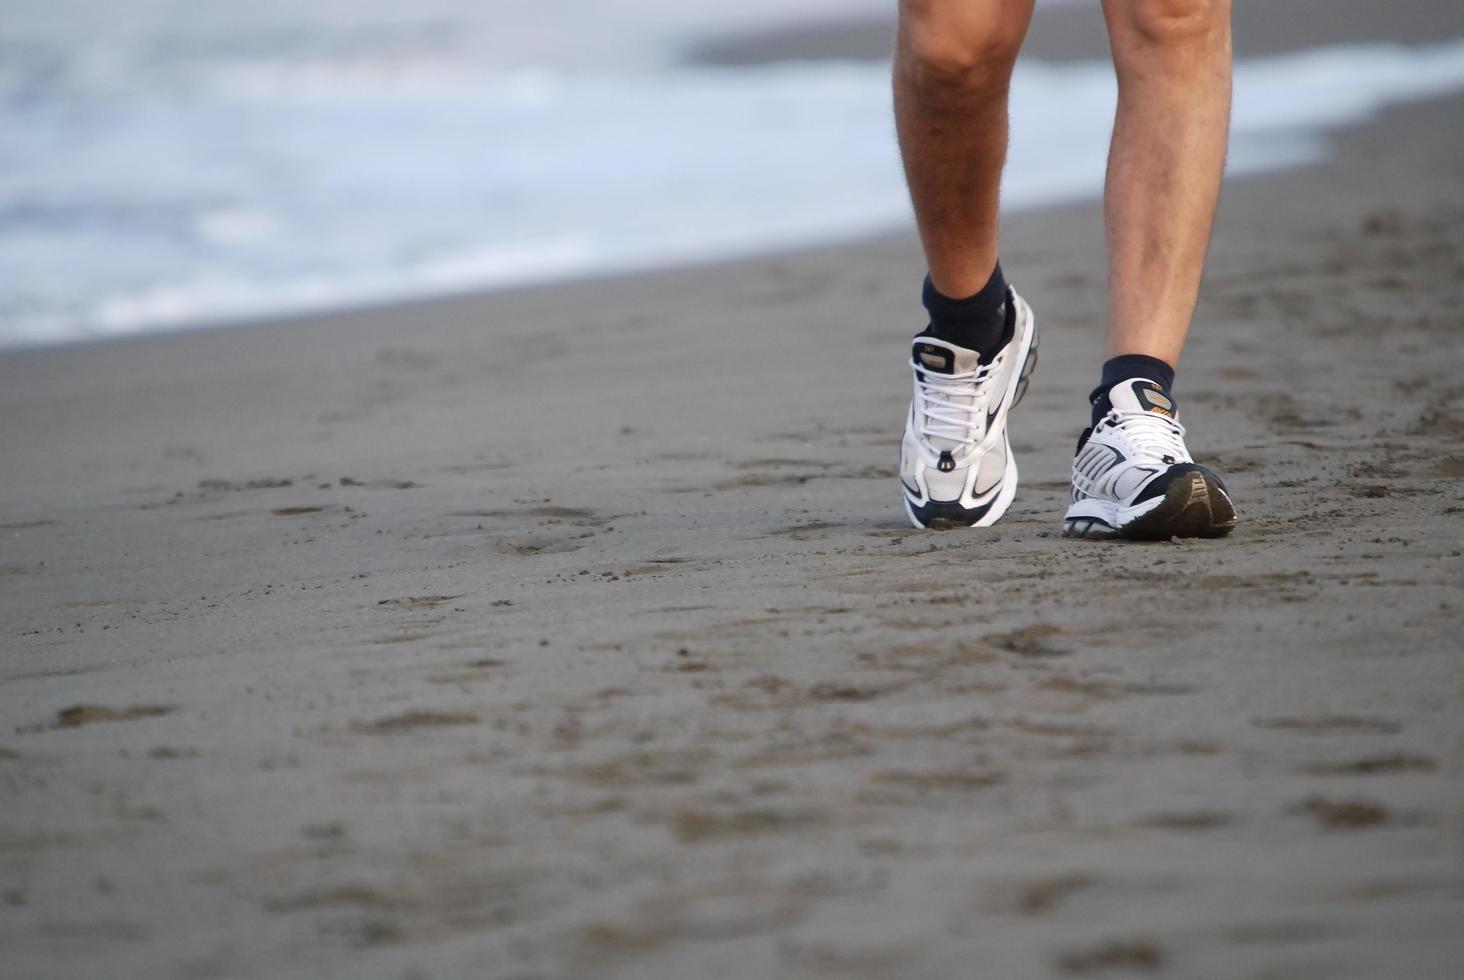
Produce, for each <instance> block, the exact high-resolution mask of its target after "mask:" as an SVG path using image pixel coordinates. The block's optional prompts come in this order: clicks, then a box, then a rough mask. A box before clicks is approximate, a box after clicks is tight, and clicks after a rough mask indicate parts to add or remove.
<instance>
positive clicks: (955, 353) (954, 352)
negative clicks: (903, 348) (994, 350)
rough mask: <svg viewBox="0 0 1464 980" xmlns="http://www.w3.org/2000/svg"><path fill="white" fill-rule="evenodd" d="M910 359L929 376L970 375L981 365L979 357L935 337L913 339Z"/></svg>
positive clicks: (974, 352)
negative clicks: (913, 344)
mask: <svg viewBox="0 0 1464 980" xmlns="http://www.w3.org/2000/svg"><path fill="white" fill-rule="evenodd" d="M910 357H911V359H912V360H913V361H914V362H915V363H916V364H917V365H919V366H920V369H921V370H922V371H926V372H928V373H930V374H970V373H971V372H972V371H974V370H976V368H977V367H978V366H980V364H981V355H980V354H978V353H977V352H976V351H974V350H968V349H967V348H965V347H957V346H956V345H955V344H952V343H948V342H947V341H944V340H940V339H938V338H936V337H925V336H920V337H916V338H915V346H914V350H913V352H912V353H911V355H910Z"/></svg>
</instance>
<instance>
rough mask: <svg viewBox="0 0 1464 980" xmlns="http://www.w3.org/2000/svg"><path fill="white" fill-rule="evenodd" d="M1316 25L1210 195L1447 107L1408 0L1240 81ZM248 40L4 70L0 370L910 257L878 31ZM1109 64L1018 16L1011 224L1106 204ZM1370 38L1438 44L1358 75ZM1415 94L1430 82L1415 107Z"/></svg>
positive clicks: (110, 42)
mask: <svg viewBox="0 0 1464 980" xmlns="http://www.w3.org/2000/svg"><path fill="white" fill-rule="evenodd" d="M75 2H77V3H91V2H94V0H75ZM139 2H141V0H139ZM148 2H152V0H148ZM1315 2H1316V0H1283V2H1281V3H1279V4H1276V5H1274V6H1272V5H1261V4H1258V3H1245V4H1242V5H1241V6H1240V8H1239V12H1238V15H1237V22H1238V25H1239V34H1240V37H1241V44H1240V45H1238V48H1239V50H1240V54H1241V56H1242V61H1241V62H1240V64H1239V66H1238V68H1237V100H1236V123H1235V130H1234V138H1233V140H1232V152H1231V177H1232V179H1235V178H1239V177H1242V176H1244V175H1245V174H1247V173H1250V172H1253V171H1256V170H1267V169H1276V168H1281V167H1286V166H1295V165H1298V164H1301V163H1305V162H1308V161H1314V160H1316V159H1319V158H1320V157H1321V156H1323V155H1325V153H1326V147H1327V145H1328V142H1329V140H1330V137H1329V135H1328V132H1329V131H1330V130H1331V129H1334V128H1336V127H1338V126H1342V125H1345V124H1346V123H1348V122H1349V121H1355V120H1356V119H1358V118H1363V117H1365V116H1366V115H1367V114H1368V113H1369V112H1372V111H1374V110H1375V109H1376V108H1378V107H1380V106H1382V105H1386V104H1389V103H1391V102H1398V101H1407V100H1409V99H1411V98H1417V97H1426V96H1428V95H1429V94H1431V93H1433V92H1435V91H1439V90H1443V89H1447V88H1449V87H1451V86H1458V85H1460V84H1464V80H1461V79H1464V46H1459V47H1458V48H1457V49H1454V48H1449V49H1448V50H1443V49H1444V48H1447V46H1446V45H1443V44H1439V43H1437V42H1439V41H1441V40H1446V38H1440V37H1433V36H1432V35H1433V34H1434V33H1436V32H1437V31H1438V30H1440V29H1441V28H1440V25H1439V24H1438V23H1437V22H1438V20H1439V19H1440V17H1441V16H1442V15H1440V14H1438V13H1437V11H1435V10H1433V8H1431V7H1428V6H1427V5H1422V4H1419V3H1417V2H1416V0H1406V2H1405V3H1403V4H1400V5H1397V7H1396V9H1393V8H1390V10H1389V14H1388V17H1387V18H1386V24H1375V22H1376V21H1378V20H1379V19H1380V18H1381V15H1380V14H1378V13H1377V11H1375V10H1373V9H1372V8H1369V9H1368V11H1367V12H1365V13H1362V14H1359V15H1358V16H1356V17H1354V16H1352V15H1351V14H1350V13H1349V14H1348V15H1347V16H1345V17H1341V18H1337V19H1338V21H1339V23H1338V24H1337V25H1336V26H1337V30H1336V31H1335V32H1333V33H1334V34H1335V35H1336V36H1335V37H1332V36H1330V35H1329V36H1328V37H1325V38H1323V37H1308V40H1310V41H1313V42H1315V43H1318V44H1321V43H1323V42H1326V43H1328V44H1331V43H1333V42H1334V41H1337V40H1342V41H1347V40H1350V39H1357V38H1362V37H1365V36H1367V35H1368V32H1369V31H1373V29H1374V26H1376V27H1377V28H1378V31H1377V36H1376V38H1375V40H1374V42H1373V43H1372V44H1370V45H1367V46H1362V47H1353V48H1335V47H1333V48H1330V49H1329V50H1328V51H1326V52H1312V51H1292V50H1290V49H1286V52H1285V53H1284V54H1283V55H1282V56H1281V57H1282V59H1283V60H1280V61H1277V60H1265V58H1264V57H1256V56H1254V55H1255V54H1256V52H1255V51H1248V50H1247V45H1248V44H1249V42H1247V41H1246V38H1257V37H1259V38H1262V39H1265V40H1266V41H1267V43H1270V42H1272V41H1276V42H1279V41H1285V40H1286V39H1288V38H1289V39H1292V40H1297V39H1299V38H1301V37H1302V34H1303V32H1302V29H1301V28H1300V27H1299V26H1298V25H1299V24H1309V23H1310V20H1311V19H1313V18H1314V17H1315V16H1316V15H1317V11H1316V10H1315ZM461 3H462V0H433V4H434V9H436V8H438V7H440V8H442V9H444V10H452V9H460V8H461ZM654 4H655V0H639V5H640V6H642V7H647V9H648V10H649V9H650V7H654ZM648 5H649V6H648ZM569 6H573V3H570V4H569ZM815 6H817V5H815ZM575 9H579V8H575ZM759 9H762V8H759ZM641 14H642V15H643V16H649V14H648V13H647V10H642V11H641ZM231 16H232V15H231ZM240 16H243V14H240ZM251 16H252V15H251ZM719 16H722V15H719ZM759 16H761V15H759ZM712 19H713V20H715V19H716V18H712ZM723 19H724V20H727V22H729V23H730V22H733V21H734V20H735V18H734V19H729V18H727V17H723ZM744 19H745V20H746V21H747V22H749V23H751V22H754V21H755V20H756V18H754V17H751V15H749V16H748V17H747V18H744ZM256 20H258V21H259V22H255V21H250V27H249V30H248V31H245V32H244V33H243V34H241V35H239V36H238V37H235V36H234V35H233V34H230V33H228V32H224V34H226V35H227V36H218V37H214V36H213V35H211V34H209V30H213V31H214V32H215V33H218V32H220V31H222V30H223V28H222V26H221V25H220V24H218V23H213V24H212V26H211V27H210V26H209V25H210V22H208V21H207V18H203V19H202V20H200V21H198V22H189V23H188V24H187V25H186V26H187V27H188V28H189V30H190V31H191V32H192V33H191V34H188V36H187V37H183V36H181V35H180V36H174V35H173V34H170V33H168V30H176V29H175V28H174V27H173V26H171V25H170V26H168V28H167V30H164V29H163V27H161V26H159V25H160V24H168V22H167V21H166V18H163V19H162V20H161V21H156V22H154V21H147V22H145V23H143V24H142V26H140V27H137V36H135V37H134V36H131V35H122V36H120V38H119V39H116V40H115V43H114V39H112V38H111V37H110V36H108V37H106V38H101V39H96V38H94V39H93V41H94V42H95V44H96V45H100V47H96V49H95V50H92V49H87V50H86V51H69V50H68V49H66V48H64V47H62V48H45V47H40V48H34V49H17V51H18V52H20V53H22V54H26V52H27V51H28V52H29V53H28V54H26V57H22V58H20V59H19V60H13V61H12V62H11V63H10V65H9V66H8V71H0V109H4V110H5V111H8V112H9V113H10V115H9V116H8V117H6V116H0V121H8V122H9V123H10V125H8V126H7V127H4V128H3V130H0V150H4V149H6V146H7V141H8V143H9V144H10V155H11V158H12V159H13V160H14V161H15V167H14V168H13V169H12V172H11V173H10V174H9V178H10V179H9V180H8V181H7V182H0V218H4V220H3V221H0V268H5V269H6V270H7V275H6V276H5V277H4V283H3V284H0V347H7V346H15V345H21V346H23V345H26V344H37V343H39V344H46V343H55V342H65V341H68V340H71V341H74V340H82V339H85V338H86V337H87V336H92V337H95V336H99V335H106V334H116V335H126V334H130V333H135V332H143V331H154V330H163V331H168V330H177V329H190V328H194V327H198V326H205V327H209V328H213V327H219V326H228V325H230V324H244V323H252V322H258V321H259V320H261V319H266V320H267V319H270V318H272V317H277V316H286V315H295V314H298V313H302V312H307V311H310V310H350V309H360V308H370V307H373V306H375V305H377V304H379V303H382V302H390V303H394V302H398V301H412V300H414V299H420V298H423V297H428V296H442V295H454V294H459V293H463V292H481V291H486V290H491V289H497V288H504V287H508V286H515V285H528V284H534V283H540V284H542V283H549V282H565V281H572V280H575V279H581V278H585V277H596V276H605V275H619V274H633V273H636V272H640V271H644V270H647V269H654V268H677V267H686V266H689V265H697V264H701V263H705V262H708V261H719V260H725V259H730V258H737V257H747V256H752V255H759V254H780V253H785V252H787V251H789V250H796V249H798V248H806V247H817V246H822V245H827V244H831V243H836V242H855V241H859V240H861V239H864V238H866V237H868V236H870V235H877V234H883V233H889V232H894V231H898V230H900V229H902V228H904V227H907V226H908V222H909V215H908V203H907V201H906V199H905V195H904V192H903V188H902V183H901V178H900V174H899V164H898V159H897V154H896V152H895V148H894V140H893V135H892V133H891V126H890V121H889V118H888V108H887V106H888V79H887V72H886V69H885V68H884V67H883V65H882V64H881V63H880V61H879V58H880V56H881V54H882V53H883V52H884V51H885V49H886V48H887V44H888V33H889V28H888V25H887V24H885V25H883V26H870V25H871V23H872V22H868V21H858V22H857V23H855V26H854V28H853V29H850V28H849V27H848V23H854V22H848V23H845V26H843V27H841V26H840V24H841V23H844V22H838V21H834V22H827V23H822V24H820V25H817V26H808V27H805V28H799V27H797V26H794V27H790V28H787V29H784V30H779V31H778V32H775V33H772V34H754V35H748V36H741V37H738V38H736V39H734V40H732V41H727V42H726V44H731V45H732V47H731V48H726V47H725V46H724V47H723V48H716V49H713V48H708V47H707V45H706V44H702V45H700V46H698V44H697V42H695V41H686V42H685V45H684V46H681V47H675V48H673V46H672V44H671V41H670V40H669V39H670V38H671V37H672V36H673V35H675V36H677V37H680V34H679V33H678V32H679V31H681V30H683V29H685V30H690V28H689V27H688V26H687V25H695V24H697V23H699V21H698V20H697V17H696V16H693V15H691V14H684V15H682V16H681V19H679V20H677V19H673V21H672V22H668V23H667V24H665V25H661V26H659V27H658V28H657V31H658V32H659V33H654V34H653V36H642V35H636V37H635V39H634V40H635V43H636V44H639V45H640V46H641V47H642V48H644V49H645V51H646V52H653V51H658V50H660V48H658V47H657V45H658V44H659V45H661V46H662V47H665V49H666V50H665V52H664V53H663V55H664V59H662V60H664V61H665V63H662V60H658V59H657V58H655V57H649V55H648V56H647V58H646V59H642V60H640V61H638V60H637V59H635V58H629V60H628V61H621V62H615V61H614V59H611V61H610V62H608V63H603V64H600V63H598V62H597V64H599V67H597V68H595V69H593V70H590V69H588V68H585V67H583V66H578V65H579V63H578V62H576V61H575V60H574V58H573V57H572V56H571V54H572V53H565V54H564V55H563V56H562V57H561V59H560V60H559V61H551V62H549V63H546V64H545V65H541V66H538V67H534V66H532V65H531V64H527V63H526V64H525V65H523V66H520V67H517V68H513V69H512V70H509V68H508V67H507V66H503V65H500V66H499V67H498V68H494V67H493V64H494V62H493V60H492V57H491V56H490V55H489V54H487V53H486V52H491V51H495V50H498V49H499V48H500V47H501V46H502V44H503V43H504V42H503V41H502V40H501V39H500V40H496V41H494V42H493V43H492V44H489V45H488V47H487V48H486V49H484V50H481V51H480V50H479V49H478V47H477V46H476V45H477V42H476V41H474V42H469V41H463V42H462V43H461V44H459V43H458V42H457V41H456V40H454V39H455V38H457V37H458V36H459V34H458V33H457V32H454V31H453V30H451V29H450V28H451V24H452V22H450V21H444V20H431V19H430V18H429V19H428V20H426V21H423V22H422V23H416V22H414V21H410V20H409V21H408V22H404V23H402V24H397V25H395V26H392V25H391V24H373V25H365V26H364V27H363V28H362V29H361V30H359V31H357V30H355V29H354V28H353V26H352V25H351V24H350V23H342V22H339V18H336V19H334V20H332V19H331V18H325V20H324V21H323V22H322V23H323V24H324V25H325V26H322V23H316V22H314V21H310V20H309V18H306V19H305V20H303V21H302V22H301V23H298V24H294V26H293V27H292V28H291V30H290V31H288V32H284V33H282V34H277V33H271V32H270V31H269V30H267V29H266V27H267V21H268V17H267V16H266V15H264V14H261V15H260V17H259V18H256ZM348 20H349V19H348ZM861 25H862V26H861ZM480 26H481V25H480ZM520 26H521V27H523V25H520ZM327 28H329V29H327ZM673 28H675V29H673ZM523 29H524V30H529V29H528V28H526V27H523ZM536 30H538V28H536ZM159 32H161V33H159ZM183 33H187V32H183ZM529 33H530V34H532V33H533V31H532V30H529ZM663 35H664V36H663ZM719 36H720V37H723V38H727V37H734V35H733V34H731V33H725V32H724V33H723V34H722V35H719ZM1104 37H1105V35H1104V32H1103V29H1102V25H1101V20H1100V18H1099V16H1098V13H1097V9H1096V6H1094V5H1068V6H1063V5H1059V6H1049V5H1043V6H1041V7H1040V8H1039V13H1038V15H1037V23H1036V24H1035V25H1034V28H1033V31H1032V40H1031V44H1030V50H1029V52H1028V58H1027V59H1026V60H1025V61H1024V62H1023V64H1022V65H1020V66H1019V69H1018V78H1017V80H1016V84H1015V86H1014V91H1013V99H1014V105H1013V118H1014V120H1015V124H1014V129H1013V139H1012V154H1011V160H1010V162H1011V166H1010V167H1009V169H1008V175H1007V181H1006V186H1005V188H1004V200H1005V204H1006V208H1007V211H1008V213H1016V212H1018V211H1021V210H1026V209H1029V208H1033V207H1042V206H1049V205H1053V204H1058V203H1061V202H1064V201H1070V200H1077V199H1083V198H1088V197H1091V196H1093V195H1096V193H1097V192H1098V190H1099V186H1100V182H1101V170H1102V160H1103V155H1104V153H1105V149H1106V118H1107V117H1108V116H1109V115H1111V112H1112V107H1111V98H1112V95H1111V92H1112V74H1111V71H1110V70H1109V68H1108V67H1107V64H1106V61H1105V52H1104V47H1105V41H1104ZM875 38H878V41H877V42H876V41H875V40H874V39H875ZM1392 38H1401V39H1406V40H1417V41H1423V40H1425V39H1427V40H1429V41H1432V42H1435V43H1433V44H1430V45H1421V46H1419V47H1416V48H1411V49H1403V48H1397V47H1389V46H1388V44H1387V43H1379V42H1387V41H1388V40H1389V39H1392ZM628 43H629V42H628ZM718 43H721V42H718ZM1251 47H1254V46H1253V45H1251ZM1263 47H1264V46H1263ZM638 50H639V49H638ZM676 50H683V51H684V50H693V51H694V50H700V51H701V54H702V56H701V58H700V59H699V60H698V59H697V58H692V59H691V60H689V61H688V60H685V59H683V60H681V61H677V60H676V55H675V51H676ZM739 52H740V53H739ZM32 56H34V57H33V58H32ZM865 56H872V57H873V58H874V60H873V61H870V60H860V58H861V57H865ZM627 57H628V56H627ZM50 58H55V59H59V60H56V61H55V63H54V64H51V63H50V62H49V61H48V60H47V59H50ZM485 58H487V61H486V62H485V60H484V59H485ZM27 59H31V60H29V61H28V60H27ZM719 59H720V60H719ZM790 59H792V60H790ZM642 62H644V63H642ZM713 62H718V63H716V64H714V63H713ZM48 65H49V67H47V66H48ZM576 66H578V67H576ZM1430 66H1432V67H1430ZM1435 68H1440V69H1442V70H1443V71H1444V72H1445V73H1446V76H1447V77H1445V76H1438V78H1439V79H1440V80H1437V81H1430V80H1429V79H1432V78H1435V75H1436V73H1433V74H1431V73H1432V72H1433V70H1434V69H1435ZM500 69H501V70H500ZM46 79H53V80H54V84H53V83H52V82H51V81H45V80H46ZM43 81H45V83H44V84H42V82H43ZM48 93H49V94H48ZM58 93H59V94H58ZM185 93H186V94H185ZM647 202H653V206H647Z"/></svg>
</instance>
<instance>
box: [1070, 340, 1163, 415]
mask: <svg viewBox="0 0 1464 980" xmlns="http://www.w3.org/2000/svg"><path fill="white" fill-rule="evenodd" d="M1130 378H1143V379H1145V380H1146V381H1152V382H1154V383H1155V384H1156V385H1158V386H1159V387H1161V388H1163V389H1164V394H1165V396H1166V397H1170V395H1171V390H1172V389H1173V388H1174V368H1173V367H1171V366H1170V365H1169V363H1168V362H1166V361H1161V360H1159V358H1157V357H1150V356H1149V355H1148V354H1120V355H1119V356H1117V357H1110V358H1109V359H1108V360H1106V361H1104V362H1103V380H1102V381H1101V382H1099V384H1098V387H1096V388H1094V389H1093V391H1092V393H1091V394H1090V395H1088V401H1089V402H1090V403H1092V406H1093V424H1094V425H1097V424H1098V420H1099V419H1101V418H1102V417H1103V416H1105V415H1107V414H1108V413H1109V412H1111V411H1113V403H1112V402H1110V401H1109V400H1108V389H1110V388H1112V387H1113V386H1114V385H1116V384H1118V383H1119V382H1120V381H1127V380H1129V379H1130Z"/></svg>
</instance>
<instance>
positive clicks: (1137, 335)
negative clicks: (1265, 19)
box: [1103, 0, 1230, 365]
mask: <svg viewBox="0 0 1464 980" xmlns="http://www.w3.org/2000/svg"><path fill="white" fill-rule="evenodd" d="M1103 13H1104V16H1105V17H1106V18H1107V21H1108V33H1109V40H1110V43H1111V45H1112V48H1113V61H1114V66H1115V68H1116V69H1117V72H1118V117H1117V119H1116V121H1115V123H1114V127H1113V146H1112V149H1111V150H1110V152H1109V156H1108V183H1107V188H1106V191H1105V195H1104V216H1105V220H1106V223H1107V232H1108V255H1109V259H1108V261H1109V289H1110V320H1109V334H1108V352H1107V356H1108V357H1114V356H1117V355H1119V354H1147V355H1149V356H1150V357H1157V358H1159V359H1160V360H1163V361H1167V362H1168V363H1169V364H1171V365H1174V364H1177V363H1178V361H1179V355H1180V351H1181V349H1182V348H1183V347H1184V338H1185V334H1186V333H1187V332H1188V331H1189V325H1190V319H1191V317H1193V315H1194V310H1195V300H1196V298H1197V296H1198V293H1199V288H1200V273H1201V270H1202V268H1203V266H1204V262H1205V250H1206V248H1207V247H1208V246H1209V240H1210V226H1211V224H1212V222H1213V220H1214V216H1215V204H1216V201H1217V199H1218V197H1219V193H1220V177H1221V172H1222V171H1223V169H1224V165H1225V147H1226V143H1227V140H1228V136H1229V130H1230V0H1103Z"/></svg>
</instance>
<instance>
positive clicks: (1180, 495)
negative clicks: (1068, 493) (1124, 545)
mask: <svg viewBox="0 0 1464 980" xmlns="http://www.w3.org/2000/svg"><path fill="white" fill-rule="evenodd" d="M1235 524H1236V517H1235V506H1234V505H1233V504H1232V503H1231V502H1230V497H1229V495H1228V494H1226V492H1225V489H1224V487H1222V486H1221V484H1220V481H1219V479H1218V478H1216V477H1215V476H1214V474H1212V473H1209V472H1207V471H1205V470H1203V469H1199V468H1196V469H1194V470H1191V471H1190V472H1188V473H1184V474H1183V475H1181V476H1180V477H1179V478H1178V479H1176V480H1174V481H1173V482H1171V483H1170V484H1169V486H1168V488H1166V490H1165V491H1164V499H1163V500H1162V501H1160V503H1159V504H1158V506H1156V507H1154V508H1152V509H1150V510H1148V511H1146V512H1145V513H1143V514H1141V515H1139V516H1138V517H1135V518H1134V519H1133V520H1131V521H1128V522H1127V523H1124V524H1120V525H1119V526H1118V527H1114V526H1113V525H1112V524H1110V523H1109V522H1107V521H1105V520H1103V519H1102V518H1099V517H1075V518H1069V519H1068V520H1066V521H1065V522H1064V523H1063V528H1062V535H1063V537H1065V538H1088V539H1090V540H1110V539H1113V538H1122V539H1125V540H1130V541H1168V540H1169V539H1170V538H1219V537H1224V536H1225V535H1227V534H1229V533H1230V532H1231V531H1233V530H1234V529H1235Z"/></svg>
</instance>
